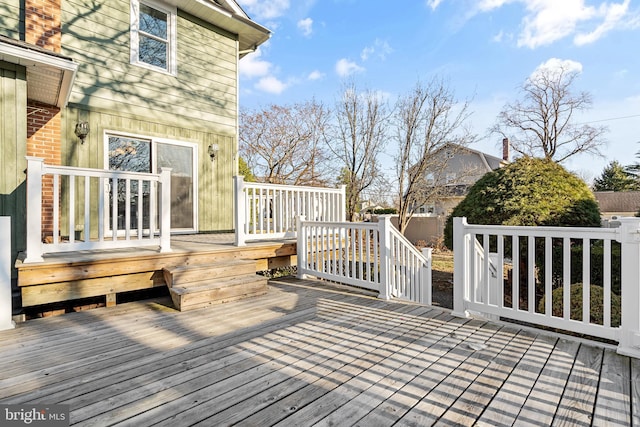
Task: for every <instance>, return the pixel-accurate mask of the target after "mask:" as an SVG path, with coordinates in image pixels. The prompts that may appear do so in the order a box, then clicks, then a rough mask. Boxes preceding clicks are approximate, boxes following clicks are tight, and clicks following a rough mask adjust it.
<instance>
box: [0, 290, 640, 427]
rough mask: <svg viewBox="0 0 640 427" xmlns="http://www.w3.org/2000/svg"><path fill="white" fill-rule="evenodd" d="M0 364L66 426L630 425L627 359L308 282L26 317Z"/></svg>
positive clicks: (14, 388) (19, 389)
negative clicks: (209, 300)
mask: <svg viewBox="0 0 640 427" xmlns="http://www.w3.org/2000/svg"><path fill="white" fill-rule="evenodd" d="M0 360H2V366H3V368H2V370H1V371H0V403H3V404H6V403H42V404H56V403H60V404H68V405H70V409H71V424H72V425H82V426H107V425H127V426H147V425H167V426H183V425H202V426H221V425H229V424H234V423H237V424H240V425H247V426H268V425H281V426H309V425H324V426H329V425H340V426H342V425H359V426H390V425H416V426H424V425H431V424H436V425H484V426H511V425H537V426H547V425H585V426H588V425H602V426H605V425H606V426H628V425H640V361H638V360H636V359H629V358H627V357H622V356H619V355H617V354H616V353H615V351H613V350H611V349H608V348H603V347H598V346H595V345H594V344H591V343H587V342H585V341H574V340H572V339H568V338H563V337H558V336H554V335H551V334H547V333H543V332H532V331H531V330H529V329H522V328H521V327H519V326H517V325H511V324H504V323H494V322H485V321H480V320H469V319H459V318H454V317H452V316H451V315H450V314H449V312H448V311H445V310H441V309H437V308H433V307H426V306H420V305H415V304H408V303H401V302H394V301H384V300H380V299H377V298H373V297H371V296H367V295H364V294H361V293H360V294H359V293H355V292H352V291H348V290H345V289H344V288H338V287H332V286H328V285H325V284H323V283H321V282H317V281H300V280H295V279H286V280H278V281H271V283H270V289H269V292H268V293H267V294H266V295H264V296H261V297H256V298H252V299H246V300H241V301H237V302H233V303H229V304H223V305H218V306H213V307H210V308H207V309H203V310H194V311H191V312H183V313H180V312H177V311H175V310H174V309H173V308H171V303H170V301H169V300H166V301H165V300H158V301H143V302H135V303H127V304H121V305H118V306H116V307H111V308H100V309H95V310H89V311H85V312H79V313H72V314H67V315H64V316H60V317H52V318H44V319H37V320H32V321H29V322H27V323H24V324H20V325H18V327H17V328H16V329H15V330H8V331H2V332H0Z"/></svg>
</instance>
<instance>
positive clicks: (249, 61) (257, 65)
mask: <svg viewBox="0 0 640 427" xmlns="http://www.w3.org/2000/svg"><path fill="white" fill-rule="evenodd" d="M261 56H262V51H261V50H260V49H258V50H256V51H255V52H254V53H250V54H248V55H247V56H245V57H244V58H242V60H241V61H240V75H241V76H242V77H246V78H250V79H251V78H255V77H262V76H266V75H267V74H269V72H270V71H271V68H272V66H273V64H271V63H270V62H268V61H264V60H262V59H260V57H261Z"/></svg>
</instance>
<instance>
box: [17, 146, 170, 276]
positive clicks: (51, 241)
mask: <svg viewBox="0 0 640 427" xmlns="http://www.w3.org/2000/svg"><path fill="white" fill-rule="evenodd" d="M46 176H50V177H51V180H52V194H51V195H50V200H51V201H52V206H51V211H50V212H48V213H47V217H50V218H51V221H52V225H51V227H46V229H45V228H44V227H43V221H42V217H43V208H42V203H43V196H42V193H43V178H44V177H46ZM119 188H120V189H122V190H124V192H123V193H122V195H121V196H122V197H120V198H121V199H122V200H119V197H118V195H117V191H118V190H117V189H119ZM158 188H159V189H160V192H159V193H158ZM132 189H133V191H132ZM114 194H115V196H114ZM158 195H159V200H158ZM133 200H136V201H140V202H139V203H138V202H136V203H135V204H134V203H133V202H132V201H133ZM145 200H146V201H145ZM110 201H111V202H110ZM122 208H124V209H122ZM119 217H120V220H121V221H118V219H119ZM170 220H171V169H166V168H163V169H162V171H161V173H160V174H149V173H139V172H121V171H107V170H102V169H85V168H75V167H69V166H51V165H46V164H45V163H44V160H43V159H40V158H35V157H27V251H26V252H27V253H26V258H25V260H24V262H25V263H29V262H38V261H42V260H43V257H42V256H43V254H45V253H55V252H67V251H79V250H93V249H111V248H130V247H140V246H155V245H158V246H159V247H160V251H161V252H168V251H170V250H171V249H170V246H171V243H170V227H171V225H170ZM145 222H146V223H145ZM114 230H115V231H114ZM47 234H50V236H46V235H47Z"/></svg>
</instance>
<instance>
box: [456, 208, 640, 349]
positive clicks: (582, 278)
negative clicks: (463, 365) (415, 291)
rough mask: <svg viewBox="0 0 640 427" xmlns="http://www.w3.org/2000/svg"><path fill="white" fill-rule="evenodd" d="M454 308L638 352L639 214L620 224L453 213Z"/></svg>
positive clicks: (460, 313)
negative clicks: (542, 223)
mask: <svg viewBox="0 0 640 427" xmlns="http://www.w3.org/2000/svg"><path fill="white" fill-rule="evenodd" d="M453 243H454V307H453V308H454V313H455V314H457V315H461V316H466V315H468V314H469V313H474V312H475V313H479V314H483V315H488V316H489V317H503V318H508V319H513V320H520V321H525V322H530V323H533V324H538V325H544V326H549V327H553V328H558V329H562V330H567V331H573V332H577V333H581V334H586V335H591V336H595V337H601V338H606V339H610V340H615V341H618V342H619V346H618V352H619V353H621V354H627V355H632V356H635V357H638V356H640V315H639V310H638V307H640V251H639V247H640V219H638V218H628V219H623V220H622V226H621V227H620V228H617V229H611V228H609V229H604V228H570V227H507V226H489V225H469V224H467V222H466V219H465V218H455V219H454V242H453Z"/></svg>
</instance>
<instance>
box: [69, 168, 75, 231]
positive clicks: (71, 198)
mask: <svg viewBox="0 0 640 427" xmlns="http://www.w3.org/2000/svg"><path fill="white" fill-rule="evenodd" d="M68 209H69V210H68V212H69V214H68V215H69V221H68V233H69V243H73V242H74V241H75V238H76V236H75V231H76V178H75V177H74V176H70V177H69V208H68Z"/></svg>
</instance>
